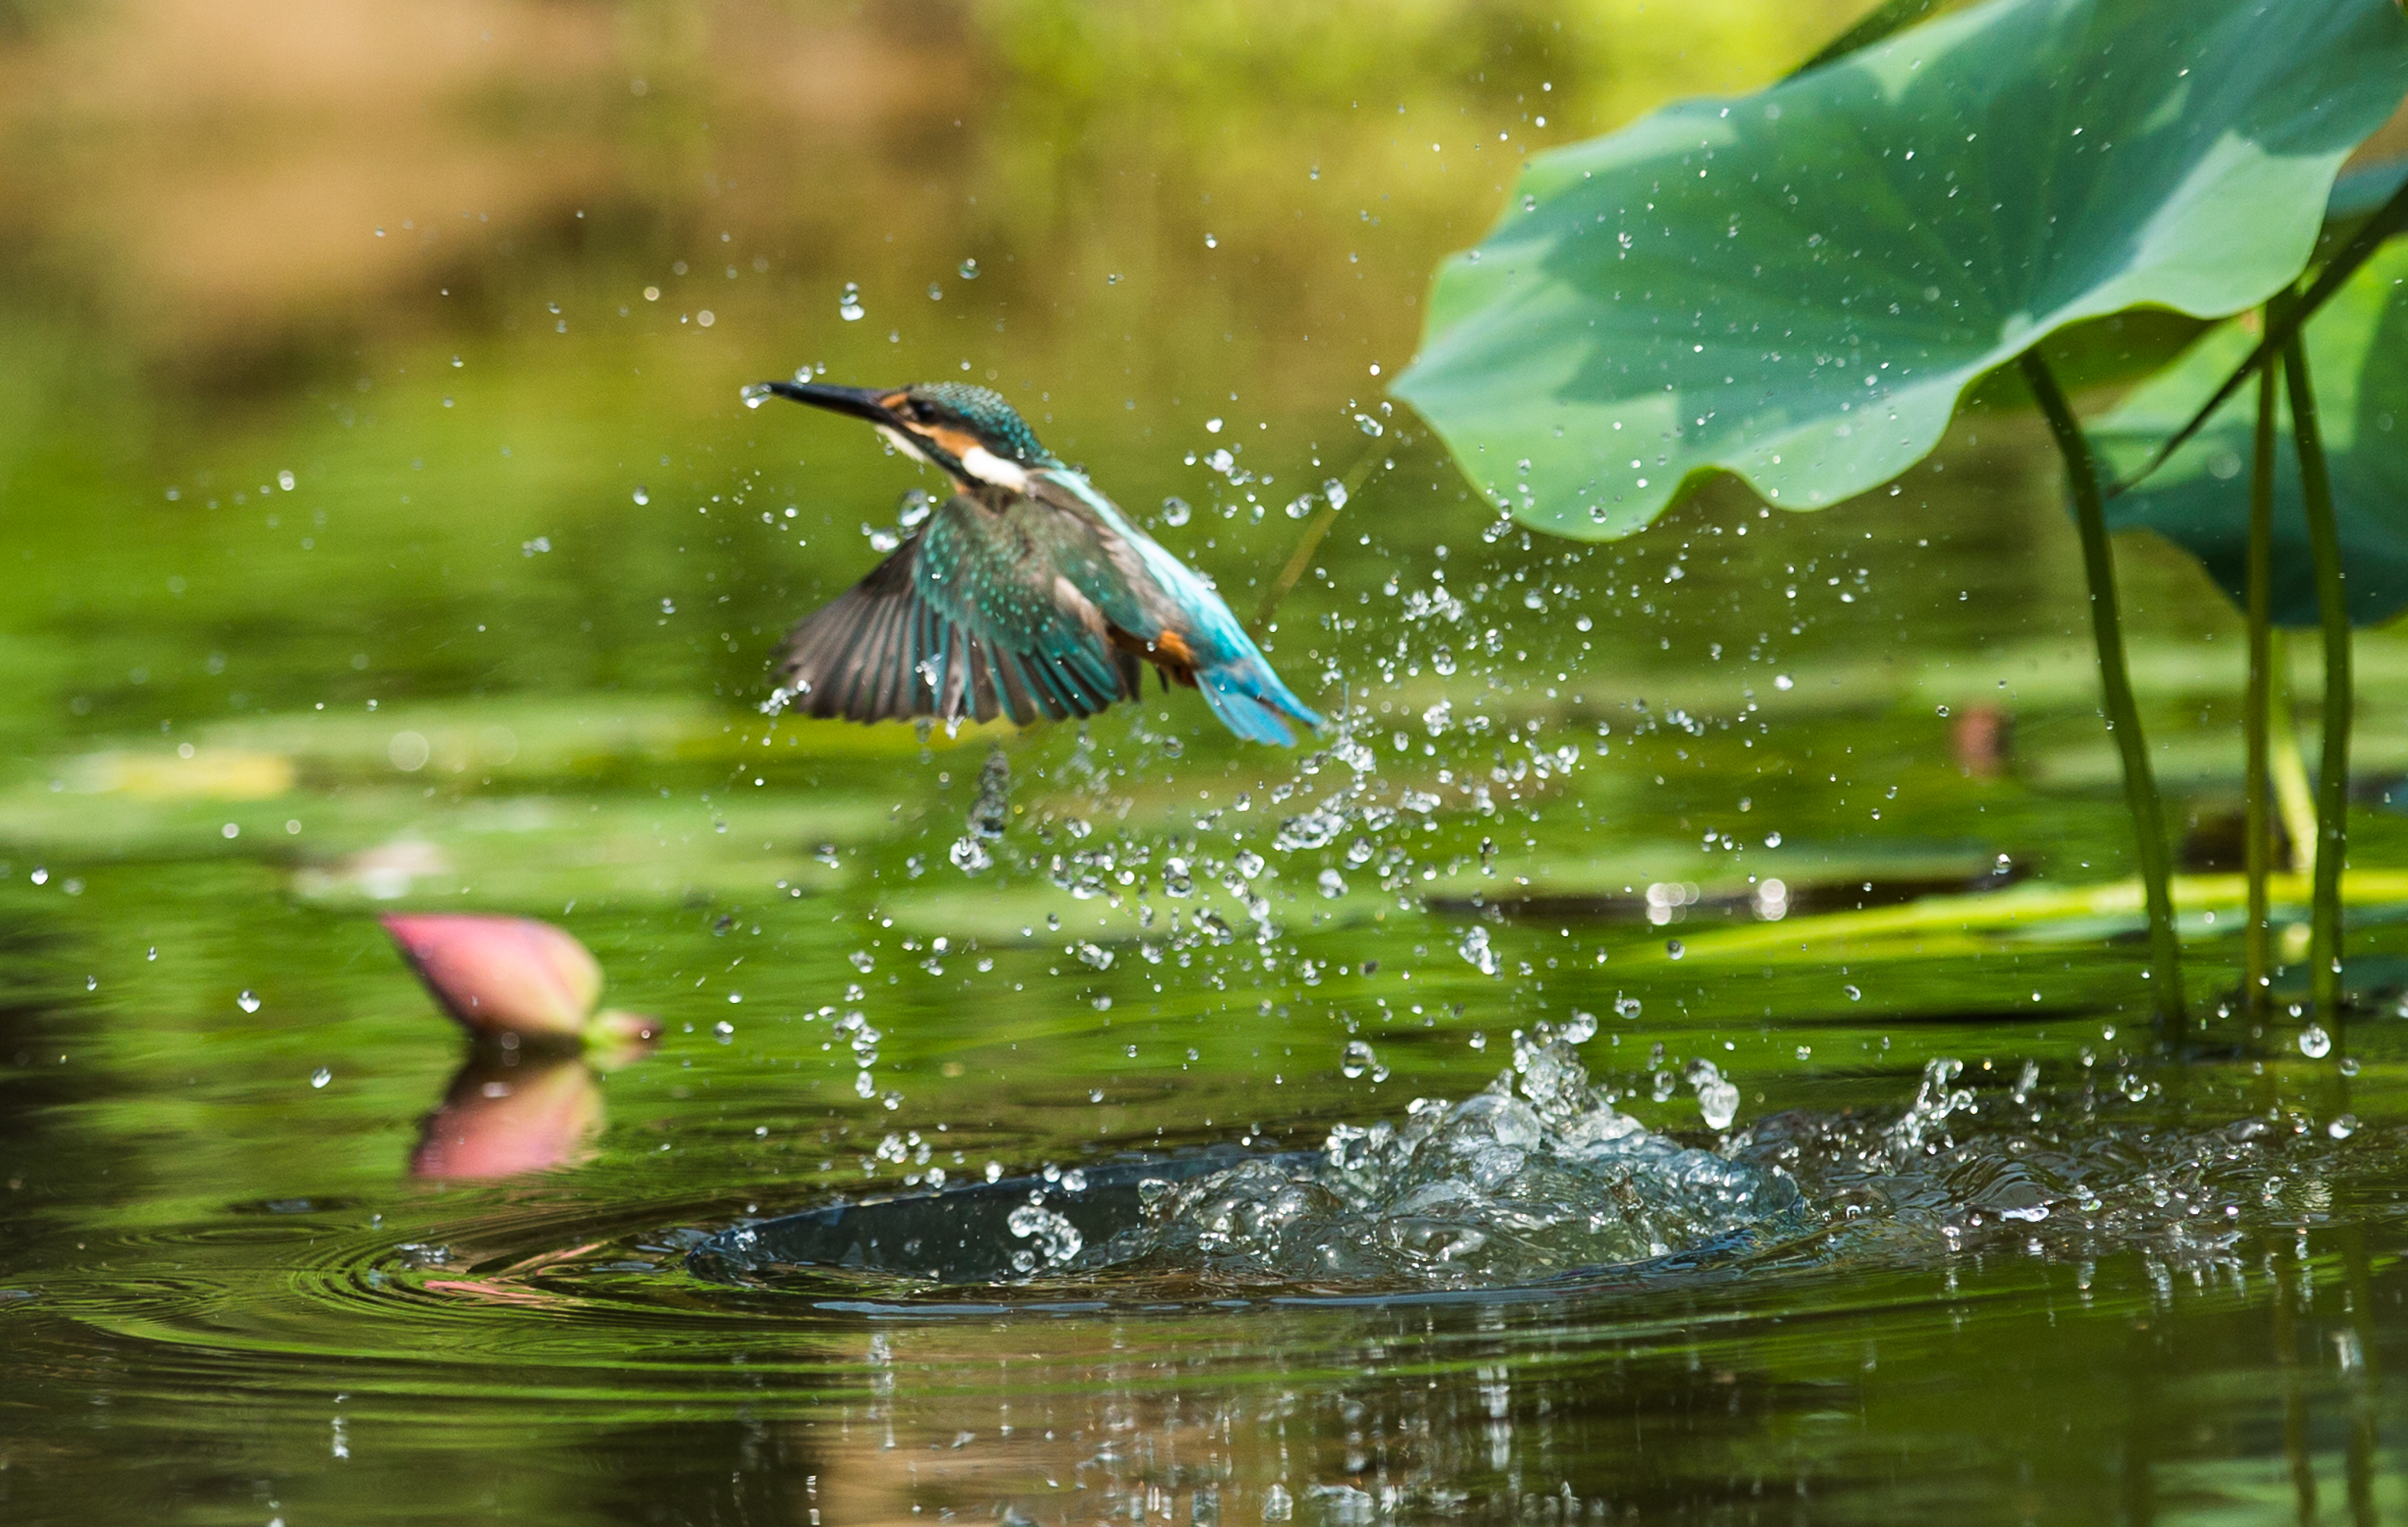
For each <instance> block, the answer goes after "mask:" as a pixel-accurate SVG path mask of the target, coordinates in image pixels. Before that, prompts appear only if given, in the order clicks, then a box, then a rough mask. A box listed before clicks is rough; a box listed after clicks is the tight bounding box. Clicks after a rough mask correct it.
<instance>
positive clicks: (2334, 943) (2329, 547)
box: [2283, 325, 2351, 1045]
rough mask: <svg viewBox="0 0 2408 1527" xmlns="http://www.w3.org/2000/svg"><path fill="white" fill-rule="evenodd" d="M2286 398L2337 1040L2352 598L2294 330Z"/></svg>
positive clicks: (2315, 937) (2316, 930)
mask: <svg viewBox="0 0 2408 1527" xmlns="http://www.w3.org/2000/svg"><path fill="white" fill-rule="evenodd" d="M2283 380H2284V384H2285V387H2286V390H2287V392H2289V394H2290V402H2291V444H2292V447H2293V449H2294V450H2297V451H2298V452H2299V455H2300V498H2301V500H2302V502H2303V504H2304V506H2305V507H2306V509H2307V513H2308V558H2309V561H2310V562H2311V563H2312V564H2314V565H2315V574H2316V612H2317V614H2319V615H2321V616H2322V617H2323V618H2324V637H2325V704H2324V721H2325V737H2324V743H2325V748H2324V757H2323V758H2321V759H2319V760H2317V761H2316V762H2317V767H2316V875H2315V885H2316V890H2315V909H2314V911H2313V913H2312V914H2311V919H2310V921H2309V924H2308V927H2309V934H2310V937H2309V941H2308V951H2309V952H2308V960H2309V970H2308V992H2309V995H2310V996H2311V997H2312V998H2313V999H2314V1001H2315V1005H2316V1016H2317V1018H2318V1019H2320V1020H2322V1021H2323V1022H2324V1024H2325V1026H2326V1027H2327V1028H2328V1029H2329V1030H2330V1031H2331V1032H2332V1035H2333V1040H2334V1043H2335V1044H2336V1045H2338V1044H2339V1043H2340V1039H2341V956H2342V931H2341V870H2342V861H2343V859H2344V858H2345V857H2347V854H2348V851H2349V723H2350V700H2351V686H2350V649H2349V642H2350V635H2349V596H2348V592H2347V591H2346V590H2344V589H2343V586H2342V581H2343V571H2342V564H2341V534H2340V531H2339V530H2338V529H2337V528H2336V526H2335V525H2334V522H2333V499H2332V478H2331V477H2330V476H2329V474H2328V473H2327V471H2326V468H2325V448H2324V439H2323V436H2322V434H2321V431H2320V430H2319V428H2318V425H2317V422H2316V394H2315V385H2314V384H2313V383H2312V382H2311V381H2310V379H2309V377H2308V355H2307V347H2306V346H2305V345H2304V344H2302V343H2301V342H2300V335H2299V329H2298V327H2297V325H2294V326H2293V328H2292V331H2291V342H2290V343H2289V344H2287V345H2286V346H2284V347H2283Z"/></svg>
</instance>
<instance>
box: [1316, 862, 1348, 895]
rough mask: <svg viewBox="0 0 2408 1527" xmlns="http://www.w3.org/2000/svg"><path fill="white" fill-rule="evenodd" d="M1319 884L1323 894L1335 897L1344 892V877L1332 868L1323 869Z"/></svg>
mask: <svg viewBox="0 0 2408 1527" xmlns="http://www.w3.org/2000/svg"><path fill="white" fill-rule="evenodd" d="M1319 884H1320V886H1321V893H1322V894H1323V895H1325V896H1328V897H1332V898H1335V897H1339V896H1343V895H1344V894H1346V877H1344V876H1342V875H1340V874H1339V873H1338V872H1337V871H1336V870H1334V869H1326V870H1323V871H1322V872H1321V878H1320V881H1319Z"/></svg>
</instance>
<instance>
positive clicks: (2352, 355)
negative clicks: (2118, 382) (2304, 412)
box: [2093, 243, 2408, 626]
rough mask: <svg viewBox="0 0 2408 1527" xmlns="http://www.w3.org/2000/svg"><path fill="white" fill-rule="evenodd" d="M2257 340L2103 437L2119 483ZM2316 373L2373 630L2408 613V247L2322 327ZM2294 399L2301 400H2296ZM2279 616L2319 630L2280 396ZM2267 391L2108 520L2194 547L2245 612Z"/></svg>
mask: <svg viewBox="0 0 2408 1527" xmlns="http://www.w3.org/2000/svg"><path fill="white" fill-rule="evenodd" d="M2256 343H2257V335H2255V334H2254V333H2251V332H2249V331H2248V330H2247V329H2245V328H2244V327H2243V324H2241V323H2240V322H2237V321H2236V322H2232V323H2227V324H2224V325H2222V326H2220V327H2218V328H2216V329H2214V330H2212V331H2210V332H2209V333H2208V334H2207V335H2205V336H2203V337H2202V338H2201V339H2200V341H2199V342H2198V343H2197V344H2195V345H2193V346H2192V347H2191V348H2190V350H2187V351H2186V352H2185V353H2184V355H2183V357H2182V359H2181V360H2180V361H2178V362H2176V363H2175V364H2173V365H2172V366H2171V367H2169V368H2168V369H2167V370H2166V371H2165V372H2164V373H2163V374H2162V375H2160V376H2158V377H2157V378H2154V379H2152V380H2151V381H2150V382H2149V383H2148V384H2147V385H2146V386H2144V387H2143V388H2142V389H2141V390H2140V391H2139V392H2135V393H2134V394H2133V395H2132V396H2131V397H2130V398H2129V399H2128V400H2127V401H2126V402H2125V404H2124V406H2123V407H2120V408H2118V409H2116V410H2115V412H2114V413H2113V414H2111V415H2110V416H2108V418H2106V419H2105V420H2103V421H2100V425H2099V427H2098V428H2097V429H2096V430H2095V431H2094V432H2093V438H2094V439H2095V441H2096V442H2097V444H2098V447H2099V450H2100V454H2101V455H2102V456H2103V457H2104V458H2105V459H2106V461H2107V463H2108V464H2109V466H2110V468H2111V469H2112V470H2113V471H2114V473H2115V474H2116V475H2117V476H2118V477H2120V476H2122V475H2124V474H2125V473H2128V472H2131V471H2134V470H2137V469H2138V468H2139V467H2140V465H2141V464H2143V462H2146V461H2147V460H2148V459H2149V455H2150V453H2151V452H2153V451H2154V450H2157V446H2158V444H2159V442H2161V441H2163V440H2164V439H2165V438H2166V437H2167V436H2168V435H2171V434H2172V433H2173V432H2174V431H2175V430H2176V429H2178V428H2180V427H2181V426H2182V425H2183V424H2184V423H2185V422H2186V421H2188V420H2189V419H2190V416H2191V414H2192V413H2193V412H2194V411H2195V410H2196V409H2197V408H2198V407H2199V406H2200V404H2201V403H2203V402H2205V401H2206V400H2207V399H2208V398H2209V397H2210V396H2212V395H2213V394H2214V392H2215V389H2216V388H2217V386H2219V385H2220V384H2221V383H2222V382H2223V380H2224V378H2226V377H2228V376H2230V375H2231V374H2232V370H2233V368H2234V367H2235V366H2237V365H2239V364H2241V363H2242V361H2243V360H2244V359H2245V358H2246V357H2247V356H2248V354H2249V351H2250V349H2251V348H2252V347H2253V346H2254V345H2255V344H2256ZM2307 352H2308V369H2309V373H2310V375H2311V376H2313V377H2314V378H2315V390H2316V412H2317V415H2318V419H2319V421H2320V422H2321V423H2322V424H2323V426H2324V443H2325V457H2326V461H2327V463H2328V464H2329V466H2330V467H2331V471H2332V485H2333V519H2334V523H2335V526H2336V528H2337V529H2338V530H2339V531H2340V533H2341V550H2342V566H2343V575H2344V579H2345V581H2344V583H2343V588H2344V589H2345V591H2346V592H2347V593H2348V596H2349V614H2350V619H2351V620H2352V621H2356V622H2357V623H2358V624H2359V625H2373V624H2376V623H2378V622H2380V621H2386V620H2389V619H2390V618H2391V617H2392V616H2394V615H2397V614H2399V613H2400V612H2401V610H2403V609H2408V243H2393V244H2390V245H2388V246H2386V248H2384V249H2383V250H2380V251H2378V252H2377V253H2376V254H2375V256H2374V258H2373V259H2372V260H2370V261H2368V262H2367V263H2366V264H2365V265H2363V266H2362V267H2360V268H2359V270H2358V274H2357V275H2355V276H2353V277H2351V278H2349V281H2348V282H2347V283H2346V284H2345V285H2343V287H2342V289H2341V290H2340V291H2338V292H2336V293H2333V296H2332V299H2331V300H2330V301H2329V302H2328V303H2326V304H2325V306H2324V307H2320V308H2318V309H2317V310H2316V313H2315V317H2313V318H2311V319H2310V320H2309V321H2308V329H2307ZM2285 391H2286V392H2287V390H2285ZM2276 402H2277V408H2278V412H2277V414H2276V421H2275V428H2276V431H2277V432H2278V435H2279V440H2278V443H2277V447H2276V450H2275V458H2274V460H2275V471H2274V560H2273V581H2272V593H2273V618H2274V621H2275V623H2276V624H2278V625H2291V626H2312V625H2315V623H2316V585H2315V570H2314V568H2313V567H2312V566H2311V565H2310V563H2309V559H2308V522H2307V516H2306V513H2305V510H2304V509H2303V508H2302V507H2301V498H2300V463H2299V458H2298V457H2297V456H2296V455H2295V454H2293V451H2292V448H2291V416H2290V408H2289V406H2288V403H2287V401H2286V399H2285V398H2284V397H2282V396H2281V395H2280V394H2278V396H2277V400H2276ZM2256 420H2257V389H2256V388H2254V387H2245V388H2243V389H2242V390H2241V392H2239V393H2237V394H2236V395H2235V396H2234V397H2233V399H2232V401H2231V402H2230V403H2229V404H2227V405H2225V407H2223V408H2221V409H2219V410H2218V411H2217V413H2216V415H2215V417H2214V419H2212V420H2210V421H2208V423H2207V424H2206V426H2205V427H2204V428H2202V429H2201V430H2200V432H2199V434H2197V435H2194V436H2192V437H2191V439H2190V441H2189V443H2187V444H2186V445H2185V446H2184V447H2183V449H2182V450H2178V451H2176V452H2175V453H2174V454H2173V456H2172V458H2171V460H2169V461H2168V462H2167V463H2166V464H2165V465H2164V466H2162V467H2159V468H2158V469H2157V472H2156V474H2155V475H2153V476H2152V477H2150V478H2148V479H2147V480H2146V481H2145V482H2143V484H2142V485H2141V486H2140V487H2139V488H2136V489H2134V490H2133V491H2132V492H2130V493H2128V494H2126V495H2125V496H2124V497H2122V498H2120V499H2117V500H2115V501H2114V503H2112V504H2110V505H2109V506H2108V522H2109V523H2110V524H2113V525H2114V526H2117V527H2118V528H2131V527H2139V526H2145V527H2146V528H2148V529H2150V530H2154V531H2156V532H2157V534H2158V535H2163V536H2164V537H2166V539H2168V540H2170V541H2172V542H2173V543H2175V544H2176V545H2178V546H2180V547H2182V548H2184V549H2186V550H2188V551H2189V552H2190V553H2191V555H2193V556H2195V557H2197V558H2198V559H2199V560H2200V562H2201V563H2203V564H2206V567H2207V570H2208V573H2209V576H2211V577H2213V578H2214V579H2215V581H2216V582H2217V583H2218V584H2219V585H2221V586H2222V588H2223V589H2224V592H2226V593H2228V594H2229V595H2230V596H2231V598H2232V602H2233V603H2234V604H2236V605H2245V604H2246V602H2247V598H2248V585H2247V581H2246V579H2247V575H2248V553H2249V461H2250V453H2251V450H2252V435H2253V434H2254V426H2255V423H2256Z"/></svg>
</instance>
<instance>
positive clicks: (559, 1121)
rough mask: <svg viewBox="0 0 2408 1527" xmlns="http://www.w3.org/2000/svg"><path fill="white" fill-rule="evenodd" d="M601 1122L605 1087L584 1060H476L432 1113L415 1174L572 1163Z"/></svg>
mask: <svg viewBox="0 0 2408 1527" xmlns="http://www.w3.org/2000/svg"><path fill="white" fill-rule="evenodd" d="M601 1128H602V1089H601V1087H600V1086H599V1085H598V1084H597V1083H596V1082H595V1079H594V1073H593V1072H592V1071H591V1070H589V1069H588V1068H587V1067H586V1065H585V1063H584V1062H582V1061H576V1060H555V1061H549V1062H547V1061H541V1060H526V1061H522V1062H521V1063H518V1064H517V1065H499V1064H495V1063H491V1062H489V1061H472V1062H470V1063H468V1064H466V1065H465V1066H462V1067H461V1068H460V1074H459V1075H458V1076H456V1077H452V1090H451V1091H450V1092H447V1093H446V1094H444V1098H443V1106H441V1107H439V1108H437V1109H436V1110H435V1111H434V1112H433V1113H431V1114H429V1115H427V1117H426V1122H425V1124H424V1126H423V1128H422V1129H421V1130H420V1132H419V1136H418V1149H416V1150H414V1151H412V1152H411V1153H410V1157H409V1175H410V1176H411V1177H440V1178H466V1177H514V1176H516V1175H518V1174H519V1173H521V1172H540V1171H544V1170H546V1169H547V1168H550V1167H554V1166H565V1165H566V1164H568V1163H570V1162H572V1161H574V1160H576V1159H577V1157H578V1155H579V1154H580V1153H581V1151H582V1150H583V1149H584V1148H585V1145H586V1143H587V1142H588V1141H589V1140H591V1139H592V1138H593V1137H594V1136H595V1135H597V1134H599V1133H600V1132H601Z"/></svg>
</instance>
